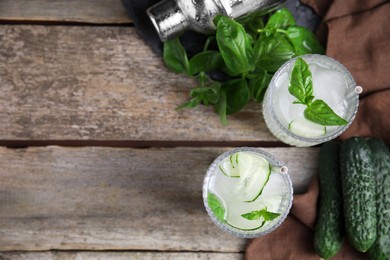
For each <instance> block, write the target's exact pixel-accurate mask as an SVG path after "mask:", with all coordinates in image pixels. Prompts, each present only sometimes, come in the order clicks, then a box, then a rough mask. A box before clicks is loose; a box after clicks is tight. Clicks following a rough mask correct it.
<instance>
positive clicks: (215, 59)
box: [190, 51, 223, 75]
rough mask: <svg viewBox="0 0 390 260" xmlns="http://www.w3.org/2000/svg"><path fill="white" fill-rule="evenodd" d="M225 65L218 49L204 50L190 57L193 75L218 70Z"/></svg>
mask: <svg viewBox="0 0 390 260" xmlns="http://www.w3.org/2000/svg"><path fill="white" fill-rule="evenodd" d="M222 65H223V60H222V56H221V53H219V52H218V51H203V52H200V53H197V54H195V55H194V56H193V57H192V58H191V59H190V68H191V75H196V74H198V73H200V72H203V71H204V72H207V71H212V70H217V69H219V68H221V67H222Z"/></svg>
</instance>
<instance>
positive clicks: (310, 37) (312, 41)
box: [286, 26, 325, 56]
mask: <svg viewBox="0 0 390 260" xmlns="http://www.w3.org/2000/svg"><path fill="white" fill-rule="evenodd" d="M286 34H287V36H288V38H289V39H290V42H291V43H292V45H293V46H294V48H295V54H296V55H297V56H300V55H304V54H311V53H318V54H324V53H325V50H324V48H323V47H322V46H321V44H320V43H319V42H318V40H317V38H316V37H315V35H314V34H313V33H312V32H311V31H310V30H308V29H306V28H305V27H301V26H292V27H289V28H288V29H287V32H286Z"/></svg>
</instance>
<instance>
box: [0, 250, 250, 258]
mask: <svg viewBox="0 0 390 260" xmlns="http://www.w3.org/2000/svg"><path fill="white" fill-rule="evenodd" d="M0 259H5V260H6V259H12V260H18V259H29V260H70V259H78V260H88V259H93V260H106V259H113V260H122V259H123V260H127V259H132V260H138V259H139V260H141V259H142V260H151V259H164V260H170V259H172V260H198V259H210V260H241V259H244V254H243V253H208V252H61V251H59V252H3V253H1V252H0Z"/></svg>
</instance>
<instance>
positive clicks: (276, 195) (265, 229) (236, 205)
mask: <svg viewBox="0 0 390 260" xmlns="http://www.w3.org/2000/svg"><path fill="white" fill-rule="evenodd" d="M237 152H247V153H252V154H254V155H257V156H260V157H262V158H264V159H266V160H267V161H268V163H269V166H270V171H271V173H270V175H269V179H268V182H267V183H266V185H265V186H264V188H263V190H262V192H261V194H260V196H258V197H257V198H256V200H254V201H251V202H248V201H239V200H237V199H236V197H237V194H235V193H234V191H233V190H234V188H235V185H237V182H238V181H239V178H232V177H228V176H226V175H225V174H223V173H222V171H221V168H220V164H221V162H224V161H225V160H226V158H229V157H230V158H231V155H233V154H236V153H237ZM287 171H288V169H287V167H286V166H284V165H283V164H282V163H281V162H280V161H278V160H277V159H276V158H275V157H273V156H272V155H271V154H269V153H267V152H265V151H263V150H261V149H259V148H250V147H241V148H234V149H232V150H229V151H227V152H225V153H223V154H221V155H220V156H219V157H218V158H216V159H215V160H214V162H213V163H212V164H211V165H210V167H209V168H208V170H207V173H206V176H205V178H204V182H203V202H204V205H205V207H206V210H207V213H208V214H209V216H210V218H211V219H212V221H213V222H214V223H215V224H216V225H217V226H218V227H219V228H221V229H222V230H224V231H227V232H228V233H231V234H233V235H235V236H238V237H241V238H255V237H259V236H263V235H265V234H268V233H269V232H271V231H273V230H275V229H276V228H277V227H278V226H280V224H281V223H282V222H283V221H284V220H285V218H286V217H287V215H288V213H289V211H290V208H291V205H292V199H293V187H292V183H291V180H290V177H289V175H288V173H287ZM210 194H212V195H216V196H218V197H219V199H221V201H222V205H223V206H224V209H225V214H224V217H225V219H223V220H221V219H220V218H218V216H217V215H216V213H215V211H214V210H215V209H214V210H213V206H212V205H210V203H209V200H208V198H209V196H210ZM264 207H265V208H266V209H267V210H269V211H272V212H276V213H278V214H279V216H278V217H276V218H274V219H272V220H270V221H267V222H265V224H264V222H263V225H262V226H261V227H259V228H255V229H251V230H243V229H241V228H237V227H235V226H234V225H233V222H230V220H229V218H230V219H232V218H234V219H237V217H236V216H238V217H240V214H241V213H240V214H237V212H242V213H248V212H251V211H253V210H261V209H264ZM229 210H231V211H230V212H229ZM234 215H235V216H234ZM244 221H247V220H244ZM229 222H230V223H229Z"/></svg>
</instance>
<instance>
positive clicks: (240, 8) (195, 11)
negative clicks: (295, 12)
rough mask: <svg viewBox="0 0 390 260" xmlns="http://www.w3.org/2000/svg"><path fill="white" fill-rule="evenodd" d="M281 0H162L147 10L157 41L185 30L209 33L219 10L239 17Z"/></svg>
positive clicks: (267, 10)
mask: <svg viewBox="0 0 390 260" xmlns="http://www.w3.org/2000/svg"><path fill="white" fill-rule="evenodd" d="M284 1H285V0H163V1H161V2H159V3H157V4H156V5H154V6H152V7H150V8H149V9H148V10H147V13H148V16H149V18H150V19H151V21H152V23H153V25H154V27H155V28H156V30H157V33H158V34H159V37H160V39H161V41H167V40H170V39H173V38H175V37H177V36H179V35H180V34H181V33H182V32H183V31H185V30H194V31H197V32H200V33H204V34H207V33H211V32H213V31H214V30H215V26H214V23H213V19H214V17H215V16H217V15H219V14H221V15H226V16H229V17H231V18H233V19H238V20H239V19H241V18H244V17H246V16H248V15H253V14H254V13H259V14H263V13H265V12H269V11H270V10H272V9H273V8H275V7H277V6H278V5H279V4H281V3H282V2H284Z"/></svg>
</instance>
